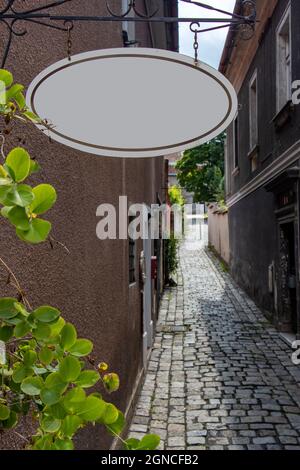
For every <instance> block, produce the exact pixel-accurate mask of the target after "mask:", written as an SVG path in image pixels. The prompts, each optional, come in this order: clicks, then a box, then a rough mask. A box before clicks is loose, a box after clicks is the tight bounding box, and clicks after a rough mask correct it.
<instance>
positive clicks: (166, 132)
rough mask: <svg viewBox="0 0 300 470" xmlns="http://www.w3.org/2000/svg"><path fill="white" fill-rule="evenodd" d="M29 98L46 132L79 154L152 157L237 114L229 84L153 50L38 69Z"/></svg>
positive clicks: (192, 143) (221, 126)
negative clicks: (47, 127) (43, 121)
mask: <svg viewBox="0 0 300 470" xmlns="http://www.w3.org/2000/svg"><path fill="white" fill-rule="evenodd" d="M27 104H28V105H29V107H30V108H31V109H32V111H34V112H35V113H37V114H38V115H39V116H40V117H41V118H42V119H46V120H47V121H48V122H49V124H50V126H51V129H50V131H49V133H50V135H51V137H52V138H53V139H54V140H56V141H58V142H61V143H63V144H65V145H68V146H69V147H72V148H75V149H77V150H81V151H83V152H89V153H94V154H96V155H100V156H110V157H132V158H134V157H156V156H161V155H168V154H170V153H175V152H181V151H183V150H186V149H189V148H192V147H196V146H197V145H199V144H203V143H204V142H207V141H209V140H211V139H212V138H213V137H216V136H217V135H218V134H220V133H221V132H222V131H224V130H225V129H226V128H227V127H228V125H229V124H230V122H231V121H232V120H233V119H234V117H235V114H236V112H237V97H236V94H235V91H234V89H233V87H232V85H231V84H230V83H229V81H228V80H227V79H226V78H225V77H224V76H223V75H221V74H220V73H219V72H218V71H217V70H215V69H213V68H212V67H209V66H208V65H206V64H203V63H202V62H199V64H198V65H197V66H196V65H195V63H194V60H193V59H192V58H190V57H187V56H183V55H180V54H177V53H175V52H167V51H162V50H156V49H143V48H132V49H106V50H101V51H92V52H86V53H83V54H79V55H76V56H73V57H72V60H71V62H69V61H68V60H67V59H65V60H62V61H60V62H57V63H56V64H54V65H52V66H50V67H48V68H47V69H46V70H44V71H43V72H42V73H41V74H39V75H38V76H37V77H36V78H35V79H34V80H33V82H32V83H31V85H30V87H29V89H28V93H27Z"/></svg>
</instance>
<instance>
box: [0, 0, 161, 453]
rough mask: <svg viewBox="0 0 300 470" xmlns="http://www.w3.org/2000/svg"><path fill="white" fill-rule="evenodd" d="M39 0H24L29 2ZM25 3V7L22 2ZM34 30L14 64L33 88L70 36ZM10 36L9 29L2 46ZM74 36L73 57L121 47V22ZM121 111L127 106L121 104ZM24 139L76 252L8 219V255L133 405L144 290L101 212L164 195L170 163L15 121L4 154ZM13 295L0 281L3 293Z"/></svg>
mask: <svg viewBox="0 0 300 470" xmlns="http://www.w3.org/2000/svg"><path fill="white" fill-rule="evenodd" d="M36 4H37V2H36V1H28V2H26V6H27V7H30V6H31V5H34V6H36ZM110 4H111V6H112V7H117V6H118V5H119V2H118V1H113V0H111V1H110ZM19 5H20V8H22V2H19ZM70 8H72V14H76V13H77V14H79V13H81V14H98V15H103V14H105V2H99V1H98V0H91V1H88V2H82V1H80V0H78V1H75V2H72V7H70V6H68V4H67V5H66V6H64V7H61V8H60V11H61V12H64V13H68V12H70ZM20 26H21V25H20ZM27 28H28V31H29V33H28V35H27V36H25V37H24V38H19V39H17V40H15V41H14V43H13V47H12V50H11V53H10V56H9V59H8V61H7V68H8V69H10V70H11V71H12V72H13V73H14V76H15V79H16V80H17V81H18V82H21V83H24V84H25V85H28V84H29V83H30V81H31V80H32V79H33V78H34V77H35V75H36V74H37V73H39V72H40V71H41V70H43V69H44V68H45V67H47V66H49V65H50V64H52V63H54V62H56V61H57V60H60V59H62V58H64V57H66V47H67V46H66V39H67V38H66V34H64V33H60V32H56V31H53V30H50V29H45V28H42V27H40V26H37V25H34V26H33V25H32V26H30V25H29V26H27ZM5 34H6V30H5V28H4V27H3V25H1V29H0V42H1V44H2V41H3V39H4V37H5ZM72 36H73V53H74V54H75V53H80V52H83V51H87V50H93V49H97V48H107V47H118V46H120V47H121V46H122V36H121V25H120V24H117V23H112V24H109V23H105V24H101V25H97V24H90V25H87V24H78V25H76V28H75V30H74V33H73V35H72ZM147 44H150V43H149V37H148V33H147V34H145V35H144V37H143V44H142V45H144V46H145V45H147ZM99 87H101V83H99ZM127 91H128V90H124V93H126V92H127ZM85 99H87V100H90V102H91V106H92V103H93V91H92V90H89V85H88V80H87V83H86V96H85ZM62 106H63V103H62ZM78 112H80V100H79V99H78ZM116 112H121V113H124V110H123V109H118V107H116ZM124 118H126V116H124ZM137 119H143V116H137ZM86 125H87V126H88V125H89V116H88V115H87V116H86ZM133 125H134V123H133ZM19 138H21V139H22V140H23V139H25V141H26V144H25V147H26V148H27V149H28V150H29V151H30V153H31V155H32V156H33V157H35V158H36V159H37V161H39V162H40V164H41V165H42V172H41V173H40V174H39V175H37V176H34V177H33V178H32V183H33V184H34V183H40V182H49V183H51V184H53V185H54V186H55V187H56V189H57V192H58V201H57V204H56V206H55V207H54V208H53V210H52V211H51V212H50V213H49V216H48V217H49V220H51V222H52V223H53V235H54V236H55V238H56V239H57V240H59V241H61V242H63V243H64V244H65V245H66V246H67V247H68V249H69V250H70V255H69V254H67V252H66V251H65V250H63V249H62V248H61V247H59V246H55V248H54V250H52V249H51V248H50V246H49V245H48V244H43V245H41V246H36V247H32V246H27V245H24V243H22V242H21V241H18V240H17V239H16V237H15V234H14V233H13V230H12V229H11V227H9V226H8V225H7V224H6V223H5V222H4V221H3V220H1V221H0V252H1V256H3V258H4V259H5V260H6V261H8V262H9V264H10V266H11V267H12V268H13V270H14V272H15V273H16V275H17V276H18V278H19V280H20V282H21V284H22V285H23V286H24V289H25V290H26V292H27V293H28V296H29V298H30V301H31V303H32V304H33V305H34V306H38V305H41V304H48V303H49V304H52V305H53V306H55V307H58V308H60V309H61V311H62V314H63V315H64V317H65V318H66V319H67V320H68V321H71V322H74V323H75V324H76V326H77V328H78V331H79V335H80V336H85V337H88V338H90V339H91V340H92V341H93V342H94V344H95V349H94V356H95V358H96V360H99V361H102V360H103V361H106V362H108V363H109V364H110V365H111V368H112V370H115V371H116V372H118V373H119V375H120V379H121V390H120V391H119V392H118V393H116V394H114V396H113V397H112V398H111V399H112V400H113V401H114V402H115V403H117V405H119V406H120V408H121V409H122V410H123V411H125V410H126V406H127V404H128V402H129V399H130V396H131V393H132V389H133V385H134V383H135V381H136V378H137V376H138V373H139V371H140V370H141V367H142V353H141V340H142V334H141V332H142V324H141V321H142V313H141V306H140V292H139V287H138V286H135V287H133V288H131V289H130V290H129V287H128V247H127V241H118V240H109V241H104V242H103V241H100V240H98V239H97V237H96V224H97V218H96V208H97V207H98V205H99V204H101V203H111V204H114V205H115V206H116V207H117V206H118V197H119V195H122V194H127V195H128V198H129V200H130V201H131V202H147V203H150V202H151V201H156V192H159V193H160V194H161V198H162V199H163V189H162V188H163V187H164V180H163V168H164V167H163V159H162V158H161V159H156V160H153V159H147V160H139V161H134V160H127V161H123V160H122V159H116V158H112V159H109V158H99V157H97V156H94V155H90V154H84V153H81V152H77V151H75V150H72V149H70V148H67V147H64V146H62V145H60V144H58V143H55V142H52V143H50V142H49V140H48V138H47V137H46V136H45V135H43V134H41V133H40V132H38V131H37V130H36V129H35V128H33V127H28V128H24V127H20V126H16V125H15V126H14V129H13V133H12V136H11V137H9V138H8V139H7V143H6V145H5V150H6V151H8V150H9V148H11V146H12V145H16V144H19ZM140 249H141V247H139V250H140ZM1 278H2V279H3V276H2V272H1ZM6 293H8V292H7V290H6V289H5V288H4V283H1V284H0V294H1V295H4V294H6ZM10 293H12V292H11V291H10ZM102 435H103V431H102V430H101V428H98V427H96V428H95V429H92V430H91V429H87V430H85V431H83V432H82V433H81V435H80V436H79V438H78V440H77V447H78V448H80V449H96V448H107V446H108V445H109V443H110V439H103V437H102ZM22 445H23V442H22V441H21V440H18V439H17V438H16V439H15V437H14V436H8V437H4V436H0V448H1V447H2V448H8V447H18V446H22Z"/></svg>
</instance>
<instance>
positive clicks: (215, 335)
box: [130, 244, 300, 450]
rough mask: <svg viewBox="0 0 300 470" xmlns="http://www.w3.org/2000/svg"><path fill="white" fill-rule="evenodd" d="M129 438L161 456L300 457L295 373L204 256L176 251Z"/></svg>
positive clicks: (278, 342)
mask: <svg viewBox="0 0 300 470" xmlns="http://www.w3.org/2000/svg"><path fill="white" fill-rule="evenodd" d="M177 281H178V286H177V287H176V288H172V289H169V290H167V291H166V292H165V294H164V297H163V300H162V304H161V311H160V319H159V324H158V331H157V334H156V338H155V344H154V349H153V352H152V355H151V360H150V363H149V369H148V372H147V376H146V381H145V384H144V386H143V389H142V392H141V395H140V398H139V401H138V404H137V408H136V412H135V416H134V418H133V422H132V425H131V429H130V437H135V436H136V437H141V436H142V435H143V434H144V433H146V432H151V433H157V434H159V435H160V436H161V439H162V441H161V446H160V448H161V449H173V450H181V449H190V450H196V449H199V450H206V449H210V450H218V449H253V450H256V449H258V450H263V449H290V450H293V449H300V366H298V367H296V366H293V364H292V362H291V354H292V350H291V349H290V348H289V347H288V346H287V345H286V344H285V343H284V342H283V341H282V339H281V337H280V336H279V334H278V332H277V331H276V330H275V329H274V328H273V327H272V326H271V325H270V324H269V323H268V322H267V321H266V319H265V318H264V316H263V315H262V313H261V312H260V311H259V309H258V308H257V307H256V306H255V304H254V303H253V302H252V301H251V300H250V299H249V298H248V297H247V295H246V294H245V293H244V292H243V291H241V290H240V289H239V288H238V287H237V286H236V285H235V283H234V282H233V281H232V279H231V277H230V276H229V275H228V274H227V273H226V272H224V269H222V266H221V265H220V263H219V262H218V261H217V260H216V259H215V258H214V257H213V256H212V255H211V254H210V253H209V252H208V251H207V250H206V249H205V248H198V249H197V250H196V251H190V250H188V249H187V245H186V244H183V245H182V247H181V249H180V270H179V273H178V279H177Z"/></svg>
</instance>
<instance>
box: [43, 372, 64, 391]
mask: <svg viewBox="0 0 300 470" xmlns="http://www.w3.org/2000/svg"><path fill="white" fill-rule="evenodd" d="M45 387H46V388H48V389H51V390H55V391H56V392H58V393H59V394H60V395H61V394H62V393H64V392H65V391H66V389H67V387H68V381H64V380H62V378H61V376H60V375H59V373H58V372H52V374H49V375H48V377H47V378H46V380H45Z"/></svg>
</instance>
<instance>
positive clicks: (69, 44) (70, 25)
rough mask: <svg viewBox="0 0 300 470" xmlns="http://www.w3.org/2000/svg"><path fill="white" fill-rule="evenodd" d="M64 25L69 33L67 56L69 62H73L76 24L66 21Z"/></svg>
mask: <svg viewBox="0 0 300 470" xmlns="http://www.w3.org/2000/svg"><path fill="white" fill-rule="evenodd" d="M64 25H65V27H66V31H67V33H68V38H67V56H68V61H69V62H71V60H72V46H73V41H72V30H73V28H74V23H73V21H69V20H68V21H65V22H64Z"/></svg>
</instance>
